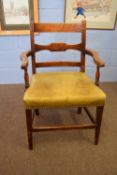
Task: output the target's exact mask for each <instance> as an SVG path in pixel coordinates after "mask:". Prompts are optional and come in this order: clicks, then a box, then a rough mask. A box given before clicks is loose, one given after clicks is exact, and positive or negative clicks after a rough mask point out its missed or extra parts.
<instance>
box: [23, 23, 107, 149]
mask: <svg viewBox="0 0 117 175" xmlns="http://www.w3.org/2000/svg"><path fill="white" fill-rule="evenodd" d="M38 32H39V33H41V32H64V33H66V32H81V43H80V44H73V45H70V44H65V43H52V44H49V45H38V44H35V40H34V34H35V33H38ZM30 34H31V35H30V36H31V50H30V51H27V52H23V53H22V54H21V60H22V65H21V68H22V69H24V80H25V89H26V90H25V93H24V98H23V100H24V104H25V107H26V109H25V111H26V123H27V133H28V145H29V149H32V147H33V143H32V133H33V132H38V131H45V130H46V131H48V130H67V129H95V144H98V141H99V133H100V126H101V120H102V114H103V108H104V104H105V100H106V95H105V93H104V92H103V91H102V90H101V89H100V88H99V87H98V85H99V78H100V68H101V67H104V62H103V61H101V59H100V58H99V55H98V53H97V52H96V51H92V50H89V49H86V48H85V46H86V21H85V20H83V21H82V22H81V24H41V23H40V24H37V23H34V24H33V23H32V24H31V33H30ZM71 39H72V38H71ZM68 49H72V50H78V51H80V52H81V60H80V62H72V61H59V62H57V61H55V62H36V57H35V53H36V52H38V51H43V50H49V51H51V52H55V51H60V52H61V51H66V50H68ZM86 54H88V55H90V56H91V57H92V59H93V61H94V63H95V64H96V72H95V83H93V81H92V80H91V79H90V77H89V76H88V75H86V74H85V55H86ZM29 56H31V58H32V74H33V75H32V77H31V81H29V76H28V71H27V69H28V57H29ZM53 66H55V67H57V66H63V67H65V66H72V67H80V72H72V71H69V72H65V71H63V72H46V73H37V72H36V68H40V67H41V68H42V67H53ZM88 106H95V107H96V119H94V118H93V117H92V115H91V113H90V111H89V110H88V109H87V107H88ZM43 107H44V108H45V107H46V108H51V109H52V108H54V107H57V108H61V107H77V108H78V113H81V111H82V108H83V109H84V110H85V111H86V113H87V114H88V116H89V118H90V120H91V122H92V124H83V125H81V124H80V125H65V126H63V125H60V126H38V127H35V126H33V117H34V115H39V108H43Z"/></svg>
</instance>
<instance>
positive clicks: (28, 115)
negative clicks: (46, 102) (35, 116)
mask: <svg viewBox="0 0 117 175" xmlns="http://www.w3.org/2000/svg"><path fill="white" fill-rule="evenodd" d="M26 124H27V135H28V146H29V149H30V150H32V148H33V143H32V110H30V109H26Z"/></svg>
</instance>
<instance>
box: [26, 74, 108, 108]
mask: <svg viewBox="0 0 117 175" xmlns="http://www.w3.org/2000/svg"><path fill="white" fill-rule="evenodd" d="M105 98H106V96H105V94H104V92H103V91H102V90H101V89H100V88H99V87H97V86H96V85H95V84H94V83H93V82H92V80H91V79H90V77H89V76H87V75H86V74H85V73H82V72H54V73H53V72H52V73H51V72H48V73H39V74H34V75H33V76H32V81H31V86H30V87H29V88H28V89H27V91H26V92H25V94H24V102H25V105H26V106H27V107H28V108H33V107H35V108H37V107H67V106H87V105H104V103H105Z"/></svg>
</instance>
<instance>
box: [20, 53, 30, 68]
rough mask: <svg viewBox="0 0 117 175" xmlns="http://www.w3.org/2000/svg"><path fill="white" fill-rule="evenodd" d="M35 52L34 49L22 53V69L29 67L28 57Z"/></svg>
mask: <svg viewBox="0 0 117 175" xmlns="http://www.w3.org/2000/svg"><path fill="white" fill-rule="evenodd" d="M32 54H33V51H31V50H30V51H26V52H22V53H21V55H20V58H21V61H22V64H21V69H26V68H27V67H28V57H29V56H31V55H32Z"/></svg>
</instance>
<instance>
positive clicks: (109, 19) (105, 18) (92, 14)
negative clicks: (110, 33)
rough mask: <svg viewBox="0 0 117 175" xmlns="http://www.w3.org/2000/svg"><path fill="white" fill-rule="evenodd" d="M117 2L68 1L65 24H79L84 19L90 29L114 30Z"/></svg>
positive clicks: (100, 0)
mask: <svg viewBox="0 0 117 175" xmlns="http://www.w3.org/2000/svg"><path fill="white" fill-rule="evenodd" d="M116 17H117V0H93V1H92V0H66V1H65V23H79V22H80V21H81V20H82V19H83V18H85V19H86V21H87V28H88V29H114V28H115V23H116Z"/></svg>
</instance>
